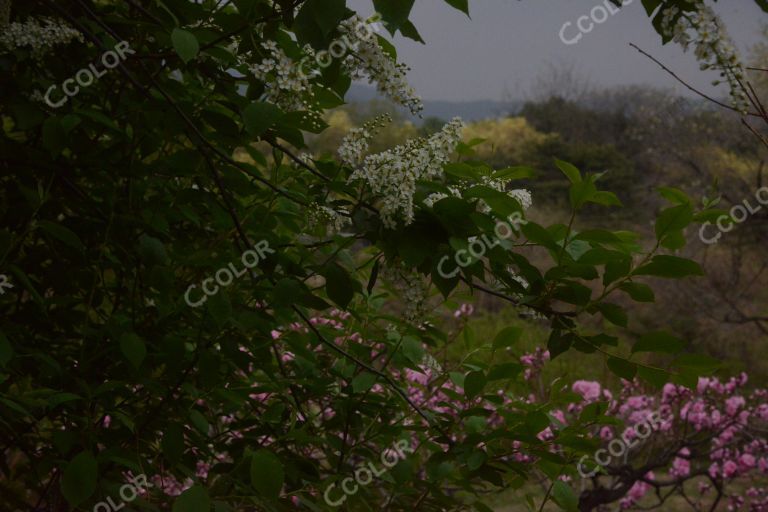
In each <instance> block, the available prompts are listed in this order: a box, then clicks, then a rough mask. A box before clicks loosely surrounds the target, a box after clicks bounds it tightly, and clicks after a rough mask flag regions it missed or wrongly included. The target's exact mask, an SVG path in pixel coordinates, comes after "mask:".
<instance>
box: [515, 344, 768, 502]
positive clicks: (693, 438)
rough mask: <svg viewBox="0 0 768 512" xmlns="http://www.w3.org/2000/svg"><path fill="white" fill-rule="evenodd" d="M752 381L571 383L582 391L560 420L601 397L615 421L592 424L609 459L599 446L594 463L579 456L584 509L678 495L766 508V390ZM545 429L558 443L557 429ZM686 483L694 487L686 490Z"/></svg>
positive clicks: (569, 418) (574, 389)
mask: <svg viewBox="0 0 768 512" xmlns="http://www.w3.org/2000/svg"><path fill="white" fill-rule="evenodd" d="M536 359H537V358H536V356H535V354H529V355H526V356H523V358H522V360H523V362H524V364H526V365H528V366H530V365H531V364H532V361H533V360H536ZM539 359H542V358H541V357H540V358H539ZM531 377H532V378H533V377H538V374H533V375H531ZM747 381H748V378H747V375H746V374H744V373H742V374H741V375H739V376H738V377H733V378H730V379H729V380H727V381H725V382H722V381H721V380H719V379H718V378H715V377H701V378H699V380H698V385H697V386H696V388H695V389H691V388H688V387H685V386H682V385H676V384H672V383H667V384H665V385H664V386H663V388H662V389H661V390H660V391H659V392H650V391H648V390H646V389H644V388H643V387H642V386H641V385H640V383H639V382H638V381H636V380H635V381H633V382H629V381H626V380H622V387H621V390H620V391H619V392H618V393H617V394H614V393H612V392H611V391H610V390H608V389H605V388H604V387H603V386H601V385H600V383H598V382H594V381H585V380H579V381H576V382H574V383H573V384H572V385H571V391H572V392H573V393H574V394H575V396H577V397H578V400H576V401H573V402H571V403H569V404H567V406H566V410H565V411H564V412H561V411H554V412H553V413H552V415H553V416H555V417H556V418H557V419H558V421H559V422H560V423H562V424H564V425H568V424H569V423H571V422H572V421H575V420H577V419H578V418H579V417H583V414H584V413H585V411H586V410H587V408H588V407H589V406H593V407H594V406H595V405H597V404H601V405H602V407H603V409H604V410H603V412H602V414H604V418H607V419H609V420H611V421H612V420H614V419H615V420H619V421H618V422H616V424H611V425H599V424H596V425H594V426H593V427H592V428H590V429H589V430H588V432H589V434H588V435H589V436H591V437H592V438H593V439H595V440H596V441H598V444H599V446H602V447H603V456H602V457H601V458H603V459H604V458H606V457H607V458H608V464H599V463H598V462H596V459H597V458H598V456H596V455H595V454H594V453H593V454H589V456H588V457H587V460H588V461H589V462H586V461H585V457H582V459H581V460H580V462H579V463H578V470H579V473H580V475H577V476H576V477H575V480H574V487H575V490H576V491H577V492H578V493H579V498H580V499H579V503H580V505H579V506H580V507H581V510H594V509H597V508H599V507H601V506H606V505H608V504H612V503H614V502H617V501H618V502H619V506H620V507H621V509H635V508H639V507H646V508H647V507H649V506H650V507H657V506H666V505H663V504H664V503H665V502H666V501H667V500H669V499H670V497H671V496H674V495H677V496H678V497H679V499H683V496H685V497H684V499H686V500H688V503H689V504H690V505H691V507H692V509H693V510H711V509H713V508H715V507H716V506H717V505H718V504H720V503H727V507H728V510H729V511H737V510H745V511H746V510H749V511H767V510H768V485H767V484H768V442H766V438H765V432H766V429H767V428H768V404H766V396H768V391H766V390H765V389H753V390H749V389H748V388H747ZM534 399H536V400H540V401H543V400H545V399H546V396H537V397H534ZM556 413H557V414H556ZM653 415H656V418H658V421H657V423H656V424H655V425H654V428H653V431H652V432H651V433H650V435H648V433H647V432H643V429H641V428H640V425H641V424H643V423H644V422H646V421H648V418H649V417H652V416H653ZM547 437H548V438H550V439H552V440H553V442H554V443H557V440H558V437H559V433H552V432H550V433H549V434H548V436H547ZM609 443H615V444H614V446H611V445H610V444H609ZM606 447H609V448H611V449H615V451H616V453H620V456H615V455H614V454H613V453H612V452H608V450H606V449H605V448H606ZM603 462H604V460H603ZM689 482H691V483H689ZM694 483H695V487H691V486H694ZM686 484H688V486H689V487H691V488H693V489H695V491H694V492H693V493H690V492H689V493H688V494H685V492H686V491H685V489H687V488H688V487H685V486H686Z"/></svg>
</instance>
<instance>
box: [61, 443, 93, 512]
mask: <svg viewBox="0 0 768 512" xmlns="http://www.w3.org/2000/svg"><path fill="white" fill-rule="evenodd" d="M97 477H98V464H97V463H96V459H95V458H94V457H93V454H92V453H91V452H89V451H86V452H81V453H80V454H78V455H77V456H75V458H74V459H72V460H71V461H70V462H69V464H67V467H66V468H65V469H64V474H63V475H62V477H61V492H62V494H63V495H64V498H65V499H66V500H67V502H68V503H69V504H70V505H71V506H72V507H77V506H78V505H80V504H81V503H83V502H84V501H85V500H87V499H88V498H90V497H91V495H93V493H94V492H95V491H96V479H97Z"/></svg>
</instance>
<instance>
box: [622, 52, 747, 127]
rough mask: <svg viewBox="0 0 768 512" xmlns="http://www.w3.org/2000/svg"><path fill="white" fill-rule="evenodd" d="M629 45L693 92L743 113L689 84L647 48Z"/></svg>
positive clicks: (733, 110) (726, 107)
mask: <svg viewBox="0 0 768 512" xmlns="http://www.w3.org/2000/svg"><path fill="white" fill-rule="evenodd" d="M629 46H631V47H632V48H634V49H635V50H637V51H638V52H640V53H641V54H643V55H645V56H646V57H648V58H649V59H651V60H652V61H653V62H655V63H656V64H657V65H658V66H659V67H661V69H663V70H664V71H666V72H667V73H669V74H670V75H671V76H672V78H674V79H675V80H677V81H678V82H680V83H681V84H683V85H684V86H685V87H686V88H688V89H689V90H690V91H692V92H694V93H696V94H698V95H699V96H701V97H702V98H704V99H706V100H708V101H711V102H712V103H715V104H716V105H719V106H721V107H723V108H725V109H728V110H730V111H732V112H736V113H737V114H743V113H742V112H740V111H739V110H738V109H735V108H733V107H732V106H730V105H728V104H726V103H723V102H721V101H718V100H716V99H715V98H713V97H711V96H707V95H706V94H704V93H703V92H701V91H699V90H698V89H696V88H695V87H693V86H691V85H689V84H688V83H687V82H686V81H685V80H683V79H682V78H680V77H679V76H677V74H675V72H674V71H672V70H671V69H669V68H668V67H667V66H665V65H664V64H662V63H661V62H659V60H658V59H656V58H655V57H654V56H652V55H651V54H649V53H648V52H646V51H645V50H643V49H641V48H640V47H639V46H637V45H636V44H635V43H629ZM747 115H748V116H755V117H762V116H761V115H760V114H756V113H754V112H747Z"/></svg>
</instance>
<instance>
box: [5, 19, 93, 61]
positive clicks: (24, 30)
mask: <svg viewBox="0 0 768 512" xmlns="http://www.w3.org/2000/svg"><path fill="white" fill-rule="evenodd" d="M74 40H78V41H80V42H83V41H84V39H83V34H81V33H80V31H78V30H75V29H74V28H72V27H71V26H69V25H67V24H66V23H65V22H64V21H63V20H58V19H54V18H40V19H36V18H28V19H27V20H26V21H24V22H13V23H8V24H7V25H2V26H0V47H3V48H5V49H6V50H8V51H12V50H16V49H19V48H24V47H29V48H30V49H31V52H32V56H33V57H34V58H35V59H40V58H42V57H43V56H45V54H47V53H48V52H49V51H50V50H51V49H52V48H53V47H54V46H58V45H62V44H68V43H70V42H72V41H74Z"/></svg>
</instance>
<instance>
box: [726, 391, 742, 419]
mask: <svg viewBox="0 0 768 512" xmlns="http://www.w3.org/2000/svg"><path fill="white" fill-rule="evenodd" d="M745 404H746V401H745V400H744V397H743V396H739V395H736V396H732V397H731V398H729V399H728V400H726V401H725V412H726V414H728V416H735V415H736V413H737V412H738V411H739V409H741V408H742V407H744V405H745Z"/></svg>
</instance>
